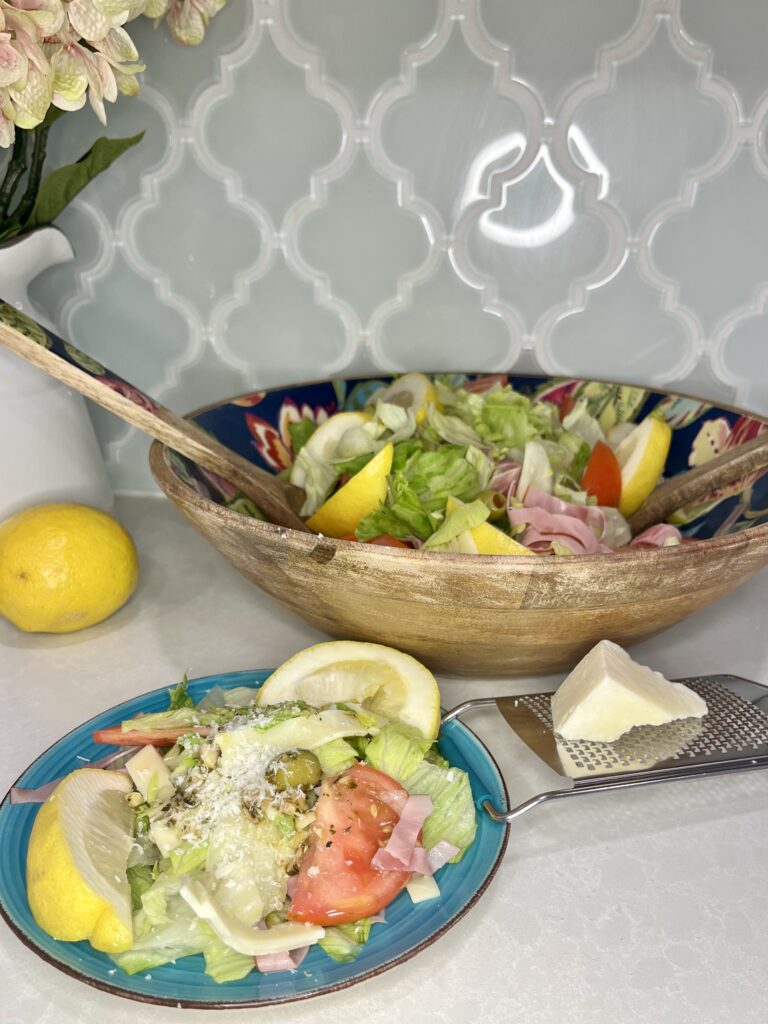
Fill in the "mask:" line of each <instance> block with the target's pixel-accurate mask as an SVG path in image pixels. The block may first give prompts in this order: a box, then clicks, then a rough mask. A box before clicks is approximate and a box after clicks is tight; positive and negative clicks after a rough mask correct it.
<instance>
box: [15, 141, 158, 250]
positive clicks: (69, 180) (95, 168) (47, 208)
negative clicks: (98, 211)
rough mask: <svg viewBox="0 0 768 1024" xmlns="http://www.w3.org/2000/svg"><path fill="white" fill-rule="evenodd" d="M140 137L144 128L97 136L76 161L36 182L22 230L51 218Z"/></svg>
mask: <svg viewBox="0 0 768 1024" xmlns="http://www.w3.org/2000/svg"><path fill="white" fill-rule="evenodd" d="M143 138H144V132H139V134H138V135H132V136H131V137H130V138H127V139H107V138H101V139H97V140H96V142H94V144H93V145H92V146H91V148H90V149H89V150H88V152H87V153H84V154H83V156H81V157H80V159H79V160H78V161H77V163H74V164H66V165H65V166H64V167H59V168H58V169H57V170H55V171H52V172H51V174H49V175H48V177H47V178H45V179H44V181H43V182H42V184H41V185H40V189H39V191H38V193H37V199H36V200H35V206H34V209H33V210H32V215H31V216H30V218H29V220H28V221H27V222H26V224H25V225H24V229H25V231H28V230H30V229H31V228H36V227H41V226H42V225H43V224H50V223H51V222H52V221H54V220H55V219H56V218H57V217H58V216H59V214H60V213H61V211H62V210H63V209H64V208H65V207H66V206H67V205H68V204H69V203H71V202H72V200H73V199H74V198H75V196H76V195H77V194H78V192H80V191H81V190H82V189H84V188H85V186H86V185H87V184H88V183H89V182H90V181H92V180H93V179H94V178H95V177H96V176H97V175H98V174H101V172H102V171H105V170H106V169H107V168H108V167H109V166H110V165H111V164H112V163H113V162H114V161H115V160H117V158H118V157H119V156H121V155H122V154H123V153H125V151H126V150H128V149H130V148H131V147H132V146H135V145H136V144H137V143H139V142H141V140H142V139H143Z"/></svg>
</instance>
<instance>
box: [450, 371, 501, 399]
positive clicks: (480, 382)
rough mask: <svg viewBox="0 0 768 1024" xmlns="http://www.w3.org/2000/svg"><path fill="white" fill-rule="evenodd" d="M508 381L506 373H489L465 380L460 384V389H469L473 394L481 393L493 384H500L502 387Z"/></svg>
mask: <svg viewBox="0 0 768 1024" xmlns="http://www.w3.org/2000/svg"><path fill="white" fill-rule="evenodd" d="M508 382H509V377H508V376H507V374H506V373H489V374H487V375H486V376H485V377H478V378H477V380H470V381H467V382H466V383H465V384H462V385H460V386H461V389H462V391H471V392H472V393H473V394H476V395H482V394H483V392H484V391H487V390H488V388H492V387H493V385H494V384H501V385H502V387H504V385H505V384H507V383H508Z"/></svg>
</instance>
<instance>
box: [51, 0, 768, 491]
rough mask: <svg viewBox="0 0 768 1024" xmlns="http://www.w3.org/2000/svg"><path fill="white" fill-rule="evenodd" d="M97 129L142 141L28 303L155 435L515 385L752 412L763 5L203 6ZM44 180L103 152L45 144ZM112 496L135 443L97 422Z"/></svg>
mask: <svg viewBox="0 0 768 1024" xmlns="http://www.w3.org/2000/svg"><path fill="white" fill-rule="evenodd" d="M131 31H132V35H133V36H134V38H135V40H136V42H137V44H138V47H139V50H140V52H141V54H142V57H143V58H144V59H145V60H146V62H147V64H148V66H149V70H148V72H147V73H146V75H145V76H144V84H143V91H142V95H141V96H140V97H139V98H137V99H128V98H121V99H120V100H119V102H118V103H117V104H115V106H113V107H111V108H110V111H109V114H110V120H109V131H110V134H116V135H117V134H124V135H127V134H132V133H134V132H136V131H139V130H142V129H143V130H145V131H146V135H145V139H144V141H143V143H142V144H141V146H139V147H137V148H136V149H134V150H132V151H130V152H129V153H128V154H127V155H125V156H124V157H122V158H121V160H120V161H119V162H118V163H116V164H115V165H114V166H113V167H112V168H111V169H110V171H109V172H108V173H107V174H105V175H104V176H103V177H102V178H100V179H99V180H97V181H96V182H95V183H94V184H93V185H91V186H90V187H89V188H88V190H87V191H86V192H84V193H83V194H82V196H81V197H80V198H79V199H78V200H77V201H76V202H75V203H73V204H72V206H71V207H70V208H69V209H68V210H67V211H66V213H65V214H64V215H63V216H62V217H61V219H60V221H59V223H60V226H61V227H62V228H63V229H64V231H65V232H66V233H67V235H68V236H69V238H70V239H71V241H72V243H73V245H74V247H75V249H76V252H77V257H76V259H75V261H74V262H73V263H72V264H69V265H66V266H60V267H57V268H54V269H52V270H50V271H47V272H46V273H45V274H44V275H42V276H41V277H40V278H38V280H37V282H36V283H35V285H34V286H33V289H32V294H33V298H34V300H35V301H36V303H37V305H38V306H39V307H40V308H41V310H43V311H44V312H45V313H46V314H47V315H48V316H49V317H51V318H52V319H54V320H56V321H57V322H58V323H59V325H60V327H61V330H62V332H63V333H65V334H66V335H67V336H69V337H71V338H72V339H73V340H76V341H77V343H78V344H80V345H81V346H82V347H83V348H84V349H85V350H86V351H88V352H90V353H92V354H93V355H94V356H96V357H98V358H100V359H103V360H104V361H105V362H106V363H107V364H108V365H109V366H111V367H112V368H113V369H115V370H117V371H118V372H122V373H123V374H124V375H125V376H126V377H128V378H129V379H132V380H135V381H136V382H137V383H138V384H140V385H142V386H144V387H145V388H147V390H149V391H150V392H152V393H154V394H155V395H156V396H157V397H159V398H160V399H161V400H162V401H164V402H166V403H167V404H169V405H171V406H172V407H173V408H175V409H177V410H179V411H186V410H187V409H190V408H193V407H195V406H197V405H201V404H204V403H207V402H211V401H214V400H216V399H218V398H224V397H226V396H228V395H232V394H235V393H237V392H240V391H246V390H249V389H253V388H254V387H258V386H263V385H264V386H266V385H274V384H280V383H287V382H290V381H297V380H302V379H309V378H317V377H321V376H326V375H333V374H341V373H344V372H350V373H357V372H367V371H368V370H376V369H381V370H399V369H408V368H420V369H431V370H440V369H476V370H499V369H510V368H513V367H516V368H518V369H520V370H524V371H526V372H530V371H533V372H539V371H542V372H546V373H553V374H558V375H584V376H595V377H603V378H611V379H621V380H625V381H633V382H644V383H651V384H656V385H659V386H663V387H679V388H681V389H682V390H685V391H688V392H691V393H696V394H701V395H706V396H713V397H718V398H720V399H722V400H723V401H727V402H730V403H739V404H742V405H745V406H747V407H749V408H751V409H753V410H756V411H760V412H763V413H768V343H767V341H766V331H767V330H768V311H767V309H766V302H767V300H768V149H767V148H766V147H767V142H766V132H765V128H766V123H767V122H768V61H766V57H765V52H766V41H767V40H768V3H765V0H730V2H728V3H724V2H723V0H657V2H653V0H466V2H463V0H285V2H283V0H273V2H267V0H263V2H257V0H230V2H229V4H228V6H227V7H226V8H225V9H224V11H223V12H222V13H221V14H219V15H218V16H217V17H216V19H215V20H214V21H213V22H212V23H211V25H210V27H209V30H208V35H207V37H206V40H205V43H204V44H203V45H202V46H201V47H199V48H197V49H193V50H186V49H183V48H181V47H179V46H178V45H176V44H174V43H172V42H171V41H170V40H169V38H168V36H167V34H166V33H165V31H163V30H158V31H154V30H153V28H152V26H151V24H149V23H144V24H138V23H137V24H136V26H131ZM55 132H56V134H55V137H54V139H53V142H52V146H51V157H52V159H54V160H56V161H60V160H62V159H65V158H66V159H72V158H75V157H77V156H79V155H80V153H81V152H82V151H83V150H84V149H85V148H87V146H88V145H89V144H90V142H91V141H92V140H93V139H94V138H96V137H97V136H98V135H99V134H101V133H102V129H101V126H100V125H99V124H98V122H97V121H96V119H95V117H94V116H93V115H92V114H91V113H89V112H87V111H82V112H80V113H78V114H77V115H68V116H67V117H66V118H64V119H62V120H61V121H59V122H58V124H57V126H56V129H55ZM95 416H96V418H97V420H98V430H99V433H100V436H101V438H102V440H103V442H104V445H105V452H106V454H107V457H108V460H109V463H110V470H111V473H112V478H113V481H114V483H115V484H116V485H117V486H118V487H120V488H123V489H138V490H144V489H149V488H152V487H153V484H152V481H151V478H150V476H149V473H148V470H147V466H146V448H147V444H146V439H144V438H142V437H140V436H139V435H137V434H136V432H135V431H132V430H129V428H127V427H126V426H125V425H123V424H122V423H120V422H119V421H117V420H115V419H113V418H111V417H109V416H108V415H107V414H106V413H101V412H100V411H98V410H97V411H96V413H95Z"/></svg>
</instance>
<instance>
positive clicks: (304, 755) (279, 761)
mask: <svg viewBox="0 0 768 1024" xmlns="http://www.w3.org/2000/svg"><path fill="white" fill-rule="evenodd" d="M322 777H323V769H322V768H321V767H320V762H319V761H318V759H317V758H316V757H315V755H314V754H313V753H312V751H311V750H288V751H286V752H285V753H284V754H281V755H280V756H279V757H276V758H275V760H274V761H273V762H272V764H271V765H270V766H269V768H267V770H266V772H265V778H266V780H267V782H271V783H272V785H273V786H274V787H275V789H276V790H278V792H281V793H282V792H283V791H284V790H286V789H311V788H312V787H313V786H316V785H317V784H318V782H319V781H320V780H321V779H322Z"/></svg>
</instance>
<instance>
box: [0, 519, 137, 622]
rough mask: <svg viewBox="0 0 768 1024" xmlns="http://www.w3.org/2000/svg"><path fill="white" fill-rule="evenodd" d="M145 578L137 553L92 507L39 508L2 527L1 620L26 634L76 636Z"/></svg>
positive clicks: (122, 533) (119, 529)
mask: <svg viewBox="0 0 768 1024" xmlns="http://www.w3.org/2000/svg"><path fill="white" fill-rule="evenodd" d="M138 576H139V565H138V558H137V555H136V548H135V546H134V543H133V541H132V540H131V537H130V535H129V534H128V533H127V532H126V530H125V529H124V528H123V527H122V526H121V525H120V523H118V522H117V520H116V519H114V518H113V517H112V516H110V515H107V513H106V512H101V511H100V510H99V509H95V508H91V507H90V506H88V505H74V504H65V503H60V502H55V503H52V504H48V505H36V506H35V507H34V508H28V509H25V510H24V511H23V512H18V513H17V514H16V515H14V516H11V518H10V519H7V520H6V521H5V522H4V523H2V524H0V615H4V616H5V617H6V618H7V619H10V620H11V622H13V623H14V625H16V626H18V627H19V629H23V630H25V631H26V632H28V633H72V632H74V631H75V630H78V629H85V628H86V627H87V626H92V625H94V623H96V622H101V621H102V619H106V618H107V617H108V616H109V615H111V614H112V613H113V612H115V611H117V609H118V608H120V607H122V605H124V604H125V602H126V601H127V600H128V598H129V597H130V596H131V594H132V593H133V591H134V589H135V588H136V583H137V581H138Z"/></svg>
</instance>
